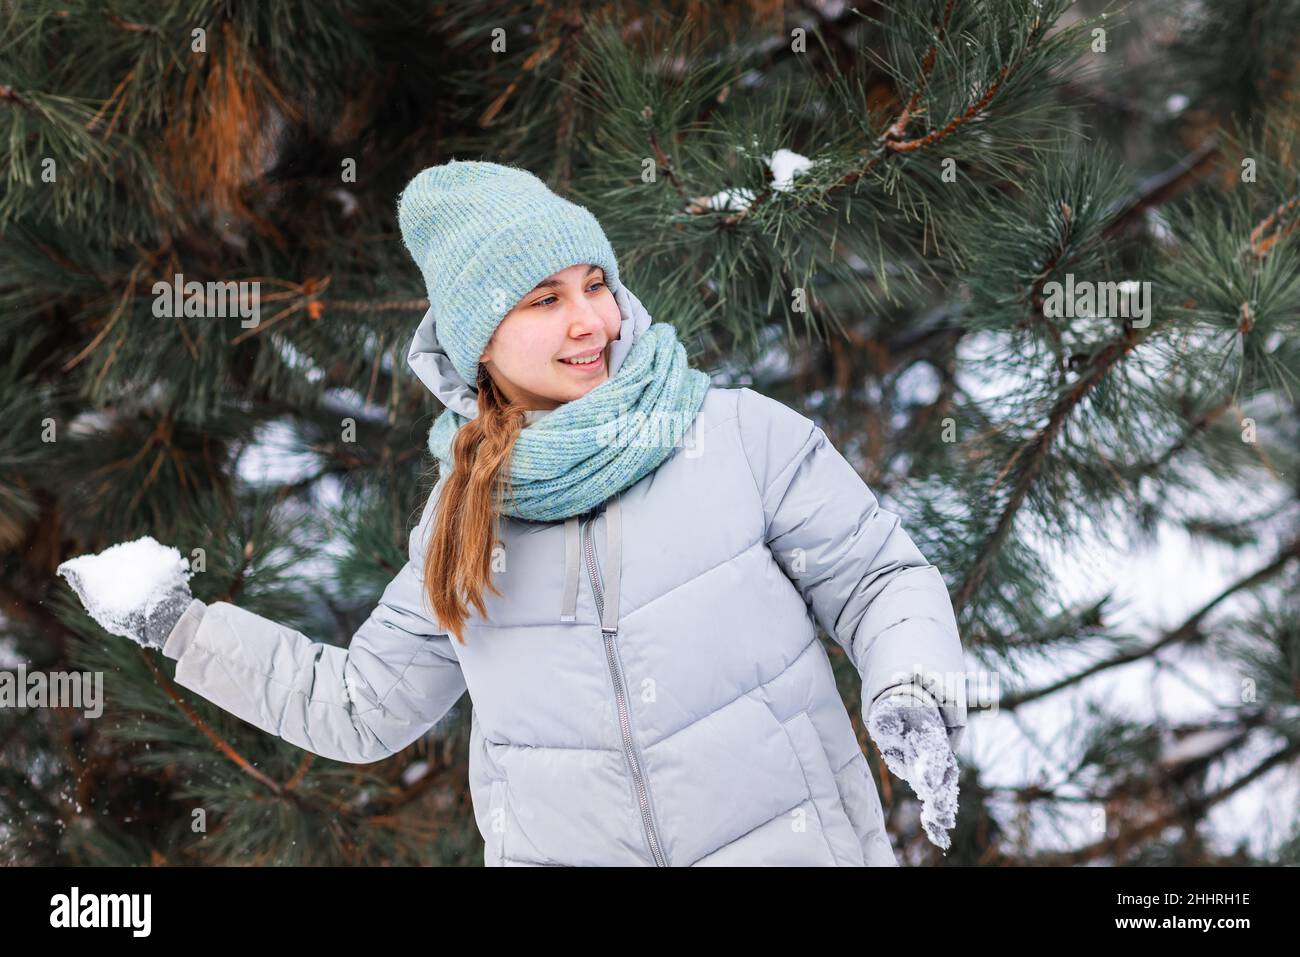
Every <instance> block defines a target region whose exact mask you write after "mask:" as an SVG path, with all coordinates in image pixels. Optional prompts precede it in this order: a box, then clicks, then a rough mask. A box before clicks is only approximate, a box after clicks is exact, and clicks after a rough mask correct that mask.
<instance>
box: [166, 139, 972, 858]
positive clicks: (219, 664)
mask: <svg viewBox="0 0 1300 957" xmlns="http://www.w3.org/2000/svg"><path fill="white" fill-rule="evenodd" d="M399 222H400V225H401V230H402V236H403V239H404V241H405V243H406V246H407V248H408V249H409V250H410V252H411V254H412V256H413V258H414V259H415V262H416V264H417V265H418V266H419V267H420V269H421V271H422V272H423V274H424V278H425V282H426V285H427V286H428V291H429V300H430V308H429V311H428V313H427V314H426V315H425V317H424V319H423V321H422V322H421V323H420V325H419V328H418V330H417V331H416V335H415V339H414V341H413V343H412V347H411V351H410V355H409V363H410V365H411V367H412V369H413V370H414V371H415V373H416V374H417V375H418V376H419V377H420V379H421V380H422V381H423V382H424V383H425V384H426V385H427V386H428V387H429V388H430V390H432V392H433V393H434V395H435V396H437V398H438V399H439V401H440V402H441V403H442V404H443V405H444V406H445V407H446V408H445V411H444V412H443V413H442V414H441V416H440V417H439V418H438V419H437V420H436V422H435V424H434V426H433V429H432V430H431V432H430V436H429V444H430V449H431V451H432V453H433V454H434V456H435V457H436V458H437V459H438V461H439V462H440V466H441V467H440V469H439V479H438V482H437V484H436V486H435V487H434V490H433V492H432V493H431V495H430V497H429V499H428V502H427V503H426V505H425V507H424V512H423V515H422V517H421V519H420V521H419V523H418V525H417V526H416V528H415V529H414V530H413V531H412V533H411V536H410V542H409V559H410V560H409V562H408V564H407V565H406V566H405V567H404V568H403V569H402V571H401V572H400V573H399V574H398V575H397V577H396V578H395V579H394V580H393V581H392V582H391V584H390V585H389V586H388V588H387V589H386V590H385V592H384V594H383V596H382V598H381V599H380V602H379V605H378V607H377V608H376V609H375V611H374V612H373V614H372V615H371V616H370V618H369V619H368V620H367V621H366V622H365V623H364V624H363V625H362V626H361V628H360V630H358V632H357V633H356V635H355V636H354V637H353V639H352V642H351V645H350V646H349V647H348V648H346V649H345V648H340V647H335V646H332V645H328V644H325V643H321V642H316V641H312V640H311V639H310V638H308V637H306V636H304V635H303V634H301V633H299V632H297V631H294V630H292V629H289V628H286V627H284V626H282V625H279V624H277V623H275V622H273V621H269V620H267V619H265V618H262V617H259V616H257V615H254V614H252V613H250V612H248V611H245V610H243V609H241V608H238V607H236V606H235V605H232V604H229V603H225V602H215V603H212V604H210V605H205V604H204V603H203V602H200V601H198V600H190V601H189V603H188V605H187V606H186V607H185V608H184V613H183V614H181V616H180V618H179V621H176V620H175V617H174V615H173V616H172V617H171V618H170V620H169V619H168V617H167V616H163V617H162V618H161V620H159V619H158V616H157V615H154V616H153V617H150V616H149V615H145V616H144V619H145V621H146V622H147V623H149V624H147V625H146V626H144V627H142V628H141V629H140V630H141V633H142V634H141V638H140V640H143V641H144V642H145V643H146V644H155V645H159V644H160V645H161V649H162V651H163V653H164V654H166V655H168V656H169V657H171V658H174V659H175V660H176V680H177V682H178V683H179V684H181V685H183V686H184V687H186V688H189V689H190V690H192V691H195V692H197V693H198V694H200V695H203V696H204V697H205V698H208V699H210V700H211V701H213V702H216V703H217V704H218V705H220V706H221V707H223V708H225V709H227V710H229V711H231V712H233V713H234V714H236V715H238V716H239V717H241V718H243V719H245V720H247V721H250V722H252V723H253V724H255V725H257V726H258V727H260V728H263V729H265V730H267V731H269V732H271V733H273V734H276V735H279V736H280V737H282V738H284V739H286V740H288V741H291V742H292V743H294V744H296V745H298V746H300V747H302V748H305V749H307V750H309V751H313V752H315V753H317V754H320V755H323V756H325V757H329V758H334V759H336V760H340V761H349V762H354V763H365V762H370V761H378V760H380V759H382V758H385V757H388V756H389V755H392V754H394V753H395V752H397V751H400V750H401V749H403V748H405V747H406V746H407V745H409V744H410V743H411V742H413V741H415V740H416V739H417V738H419V737H420V736H421V735H423V734H425V733H426V732H427V731H428V730H429V729H430V728H431V727H432V726H433V725H434V724H435V723H436V722H437V721H438V720H439V719H441V718H442V717H443V716H444V715H445V714H446V712H447V711H448V709H450V708H451V706H452V705H453V704H455V703H456V701H457V700H458V699H459V698H460V697H461V695H462V694H463V693H464V692H465V691H466V690H468V691H469V694H470V698H471V701H472V706H473V707H472V721H471V728H472V731H471V753H470V769H469V784H470V790H471V796H472V800H473V805H474V810H475V816H476V819H477V822H478V825H479V828H480V830H481V832H482V834H483V837H484V841H485V863H486V864H488V865H493V866H495V865H657V866H668V865H672V866H691V865H701V866H703V865H750V864H772V865H859V866H860V865H895V864H896V863H897V861H896V858H895V856H894V852H893V850H892V848H891V846H890V843H889V839H888V836H887V834H886V831H885V822H884V816H883V814H882V811H881V804H880V799H879V797H878V795H877V792H876V786H875V782H874V780H873V778H872V775H871V772H870V770H869V768H868V765H867V760H866V758H865V756H864V755H863V752H862V749H861V747H860V746H859V743H858V740H857V738H856V736H855V734H854V732H853V728H852V724H851V721H850V719H849V715H848V712H847V710H846V708H845V706H844V703H843V699H842V698H841V696H840V694H839V692H838V691H837V689H836V686H835V681H834V678H833V675H832V670H831V665H830V661H829V659H828V656H827V653H826V650H825V648H824V646H823V644H822V642H821V641H820V640H818V635H817V625H820V626H821V627H822V628H824V629H825V630H826V632H827V633H828V634H829V635H830V636H831V637H832V638H833V639H834V640H835V641H836V642H838V644H839V645H840V646H842V647H843V648H844V650H845V652H846V653H847V654H848V655H849V657H850V660H851V661H852V662H853V663H854V665H855V666H856V668H857V670H858V672H859V673H860V674H861V677H862V700H863V702H864V703H865V705H866V707H867V708H868V709H869V714H868V729H869V730H870V732H871V734H872V736H873V737H874V738H875V740H876V742H877V743H878V744H879V745H880V746H881V747H882V752H883V753H884V755H885V759H886V762H887V764H888V765H889V767H890V769H891V770H893V771H894V772H895V773H896V774H898V775H899V776H900V777H904V778H906V779H907V780H909V781H910V782H911V783H912V784H913V787H914V788H915V789H916V790H917V792H918V794H920V795H921V796H922V797H923V798H925V799H926V804H925V807H924V809H923V813H922V822H923V824H924V826H925V829H926V831H927V833H928V834H929V835H930V838H931V840H933V841H935V842H936V843H938V844H939V845H940V846H942V847H946V846H947V844H948V838H947V834H946V833H945V831H946V829H947V828H950V827H952V826H953V825H954V822H955V817H954V815H955V810H956V793H957V792H956V770H957V769H956V762H955V759H954V758H953V755H952V750H951V748H952V747H955V746H956V744H957V742H958V740H959V738H960V736H961V732H962V729H963V728H964V726H965V723H966V706H965V697H964V686H962V685H961V682H960V681H953V680H951V679H952V676H960V675H961V674H963V669H964V663H963V657H962V648H961V644H960V641H959V638H958V631H957V626H956V622H955V619H954V616H953V610H952V605H951V603H950V601H949V598H948V593H947V589H946V587H945V585H944V581H943V578H942V577H941V576H940V574H939V572H938V570H937V569H935V568H934V567H933V566H932V565H930V564H929V563H927V561H926V560H925V558H924V557H923V556H922V555H921V554H920V552H919V551H918V550H917V548H916V546H915V545H914V544H913V542H912V541H911V539H910V538H909V537H908V536H907V534H906V533H905V532H904V531H903V529H902V528H901V526H900V524H899V519H898V517H897V516H896V515H894V514H892V513H890V512H888V511H886V510H884V509H882V508H881V507H880V506H879V505H878V503H877V501H876V499H875V497H874V496H873V494H872V492H871V491H870V490H869V489H868V488H867V487H866V485H864V484H863V482H862V480H861V479H860V478H859V476H858V475H857V473H856V472H855V471H854V470H853V468H852V467H851V466H850V465H849V464H848V463H847V462H846V461H845V459H844V458H843V457H842V456H840V454H839V453H838V452H836V450H835V449H834V448H833V447H832V446H831V445H830V443H829V442H828V440H827V438H826V435H825V433H824V432H823V431H822V430H821V429H820V428H818V427H817V426H815V425H814V424H813V422H812V421H811V420H809V419H808V418H806V417H804V416H802V415H800V414H798V413H796V412H795V411H793V410H791V409H789V408H787V407H786V406H784V405H782V404H781V403H779V402H776V401H773V400H772V399H769V398H766V397H764V396H762V395H760V394H759V393H757V392H754V391H752V390H750V389H747V388H740V389H723V388H715V387H712V386H711V384H710V381H709V378H708V376H707V375H706V374H705V373H703V372H702V371H699V370H695V369H692V368H690V367H689V365H688V364H687V361H686V356H685V351H684V349H683V347H682V346H681V344H680V342H679V341H678V340H677V337H676V335H675V331H674V328H673V326H672V325H671V324H668V323H662V322H659V323H657V322H652V321H651V318H650V316H649V315H648V314H647V313H646V311H645V309H644V308H643V307H642V306H641V304H640V302H639V301H638V300H637V299H636V297H634V296H633V295H632V293H631V292H630V291H629V290H628V289H627V288H625V287H624V286H623V285H622V284H621V283H620V282H619V277H618V265H617V262H616V260H615V257H614V253H613V250H612V249H611V247H610V245H609V242H608V240H607V239H606V237H605V235H604V233H603V232H602V230H601V228H600V226H599V224H598V223H597V222H596V220H595V218H594V217H593V216H592V215H591V213H590V212H589V211H587V210H586V209H584V208H582V207H580V206H577V205H575V204H573V203H570V202H568V201H566V200H564V199H562V198H560V197H558V196H556V195H555V194H554V193H552V192H551V191H550V190H549V189H547V187H546V186H545V185H544V184H543V183H542V182H541V181H540V180H538V179H537V178H536V177H534V176H532V175H531V174H529V173H526V172H524V171H522V170H518V169H513V168H510V167H505V166H499V165H496V164H493V163H480V162H456V161H453V162H450V163H447V164H444V165H442V166H435V167H430V168H429V169H426V170H424V171H423V172H421V173H420V174H419V175H418V176H416V177H415V178H414V179H413V180H412V181H411V183H410V184H409V185H408V187H407V188H406V189H405V190H404V191H403V193H402V196H401V199H400V201H399ZM160 607H162V605H161V603H160ZM169 607H172V608H174V607H176V604H175V602H174V601H173V602H172V603H171V605H170V606H169ZM173 622H175V624H174V627H173ZM940 676H943V678H946V679H947V680H941V679H940Z"/></svg>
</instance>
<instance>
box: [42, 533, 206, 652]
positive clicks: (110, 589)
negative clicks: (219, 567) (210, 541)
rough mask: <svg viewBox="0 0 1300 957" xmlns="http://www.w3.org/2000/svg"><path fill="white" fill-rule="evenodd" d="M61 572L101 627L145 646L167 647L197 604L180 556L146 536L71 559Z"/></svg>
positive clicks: (175, 551) (184, 564)
mask: <svg viewBox="0 0 1300 957" xmlns="http://www.w3.org/2000/svg"><path fill="white" fill-rule="evenodd" d="M58 573H59V574H60V575H62V576H63V577H64V578H66V579H67V580H68V584H69V585H71V586H72V590H73V591H74V592H76V594H77V597H78V598H79V599H81V604H82V605H83V606H85V608H86V611H87V613H88V614H89V615H90V617H91V618H93V619H95V621H97V622H98V623H99V625H100V627H101V628H103V629H104V630H105V631H107V632H109V633H110V634H114V635H120V636H122V637H123V638H130V639H131V640H132V641H135V642H137V643H139V644H141V645H143V646H144V647H146V648H161V647H162V646H163V642H165V641H166V640H167V636H168V635H170V634H171V631H172V628H174V627H175V625H176V622H177V621H179V620H180V617H181V615H182V614H183V613H184V611H185V609H186V608H188V607H189V604H190V602H191V601H192V600H193V595H191V594H190V586H189V576H190V571H189V566H188V565H186V563H185V559H183V558H182V557H181V553H180V552H179V551H177V550H176V549H175V548H170V547H168V546H165V545H160V544H159V543H158V542H156V541H154V539H153V538H151V537H149V536H147V535H146V536H145V537H144V538H138V539H136V540H135V541H133V542H125V543H123V544H120V545H113V546H112V547H110V548H106V549H104V551H102V552H100V553H99V554H97V555H82V556H80V557H78V558H73V559H69V560H68V561H66V562H64V563H63V564H61V565H60V566H59V567H58Z"/></svg>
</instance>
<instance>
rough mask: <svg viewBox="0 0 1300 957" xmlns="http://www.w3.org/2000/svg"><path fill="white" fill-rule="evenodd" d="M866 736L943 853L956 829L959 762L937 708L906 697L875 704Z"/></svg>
mask: <svg viewBox="0 0 1300 957" xmlns="http://www.w3.org/2000/svg"><path fill="white" fill-rule="evenodd" d="M867 730H868V731H869V732H870V733H871V737H872V738H873V739H874V740H875V742H876V744H877V746H878V747H879V748H880V753H881V755H882V756H883V757H884V759H885V765H886V766H887V767H888V768H889V770H890V772H891V773H892V774H893V775H894V776H895V777H899V778H902V779H903V780H904V781H906V782H907V783H908V784H910V785H912V790H913V791H915V792H916V796H917V797H919V798H920V799H921V826H922V827H923V828H924V829H925V833H926V836H927V837H929V839H930V841H931V843H933V844H934V845H936V846H937V847H940V848H942V849H944V850H947V849H948V847H949V845H950V844H951V841H950V840H949V838H948V834H947V831H948V830H949V829H950V828H952V827H955V826H956V824H957V777H958V775H957V758H956V756H955V755H954V754H953V752H952V748H951V747H950V746H949V744H948V732H947V729H946V728H945V727H944V722H943V716H942V715H941V714H940V713H939V708H938V707H937V706H936V705H935V704H934V703H933V702H931V701H924V700H923V699H922V698H921V697H919V696H914V695H913V694H912V693H911V692H909V691H903V692H900V693H896V694H888V695H884V696H882V697H880V698H877V699H876V700H875V702H874V703H873V704H872V706H871V713H870V714H869V715H868V716H867Z"/></svg>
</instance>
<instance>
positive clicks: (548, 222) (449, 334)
mask: <svg viewBox="0 0 1300 957" xmlns="http://www.w3.org/2000/svg"><path fill="white" fill-rule="evenodd" d="M397 221H398V225H399V226H400V227H401V230H402V241H403V242H404V243H405V244H406V248H407V250H409V251H410V253H411V257H412V258H413V259H414V260H415V264H416V265H417V266H419V267H420V272H421V273H422V274H423V275H424V283H425V286H426V287H427V288H428V291H429V306H430V308H431V309H432V310H433V315H434V316H435V317H436V318H435V331H436V333H437V337H438V341H439V342H440V343H442V344H443V347H444V348H445V349H446V350H447V354H448V355H449V356H450V357H451V361H452V364H453V365H454V366H455V367H456V371H457V372H459V373H460V374H461V376H462V377H463V378H464V380H465V381H466V382H467V383H468V384H469V385H470V386H471V387H473V386H474V385H475V384H476V382H477V381H478V377H477V373H478V359H479V356H480V355H482V354H483V350H484V349H485V348H486V347H487V344H488V342H489V340H491V338H492V334H493V333H494V332H495V331H496V328H497V326H498V325H500V323H501V320H502V319H504V318H505V315H506V313H508V312H509V311H510V310H511V309H513V308H514V307H515V306H516V305H517V304H518V303H519V300H521V299H522V298H523V297H524V296H526V295H527V294H528V293H529V292H530V291H531V290H532V289H533V288H534V287H535V286H536V285H537V284H538V283H539V282H541V281H542V280H543V279H545V278H546V277H547V276H549V275H551V274H552V273H556V272H559V271H560V270H561V269H567V268H568V267H569V266H575V265H578V264H580V263H593V264H595V265H597V266H600V267H601V268H602V269H604V270H605V282H606V284H607V285H608V286H609V290H610V292H617V291H618V289H619V279H618V261H617V260H616V259H615V256H614V249H613V247H612V246H611V245H610V243H609V240H608V239H607V238H606V237H605V232H604V230H602V229H601V228H600V223H598V222H597V221H596V217H595V216H593V215H592V214H591V212H590V211H589V210H587V209H586V208H585V207H582V206H579V205H577V204H576V203H573V202H570V201H569V200H567V199H564V198H562V197H560V196H557V195H556V194H555V193H553V192H551V190H550V188H549V187H548V186H547V185H546V184H545V183H543V182H542V181H541V180H540V179H538V178H537V177H536V176H534V175H533V174H532V173H530V172H528V171H527V170H524V169H519V168H517V167H513V166H501V165H499V164H497V163H484V162H476V161H458V160H451V161H450V162H448V163H444V164H442V165H441V166H430V167H428V168H427V169H424V170H421V171H420V172H419V173H418V174H416V176H415V178H414V179H412V180H411V181H410V182H409V183H408V184H407V185H406V188H405V189H403V190H402V193H401V195H400V196H399V197H398V200H397Z"/></svg>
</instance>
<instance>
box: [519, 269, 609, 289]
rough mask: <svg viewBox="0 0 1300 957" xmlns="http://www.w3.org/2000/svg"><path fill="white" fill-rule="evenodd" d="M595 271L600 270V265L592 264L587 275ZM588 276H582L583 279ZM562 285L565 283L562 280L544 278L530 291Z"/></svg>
mask: <svg viewBox="0 0 1300 957" xmlns="http://www.w3.org/2000/svg"><path fill="white" fill-rule="evenodd" d="M594 272H600V267H599V266H592V267H591V268H590V269H588V270H587V276H590V275H591V274H592V273H594ZM587 276H583V277H582V278H583V279H586V278H587ZM562 285H564V284H563V283H562V282H560V280H558V279H543V280H542V281H541V282H539V283H538V284H537V285H536V286H534V287H533V288H532V289H531V290H530V292H536V291H537V290H538V289H549V288H552V287H554V286H562Z"/></svg>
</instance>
